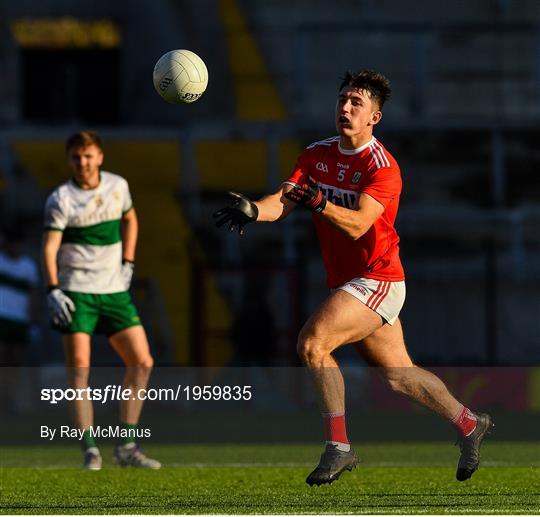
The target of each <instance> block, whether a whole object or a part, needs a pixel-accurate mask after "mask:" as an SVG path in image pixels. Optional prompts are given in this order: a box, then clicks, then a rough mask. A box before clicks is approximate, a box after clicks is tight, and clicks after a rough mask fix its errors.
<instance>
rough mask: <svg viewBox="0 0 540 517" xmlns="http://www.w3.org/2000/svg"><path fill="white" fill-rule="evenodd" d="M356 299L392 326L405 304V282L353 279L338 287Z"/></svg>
mask: <svg viewBox="0 0 540 517" xmlns="http://www.w3.org/2000/svg"><path fill="white" fill-rule="evenodd" d="M337 289H341V290H343V291H346V292H348V293H349V294H352V295H353V296H354V297H355V298H358V299H359V300H360V301H361V302H362V303H363V304H364V305H366V306H367V307H369V308H370V309H372V310H374V311H375V312H376V313H377V314H379V315H380V316H382V317H383V318H384V320H385V321H386V322H387V323H389V324H390V325H393V324H394V322H395V321H396V320H397V318H398V316H399V313H400V311H401V308H402V307H403V304H404V303H405V282H404V281H401V282H386V281H384V280H373V279H372V278H353V279H352V280H349V281H348V282H347V283H345V284H343V285H342V286H340V287H338V288H337Z"/></svg>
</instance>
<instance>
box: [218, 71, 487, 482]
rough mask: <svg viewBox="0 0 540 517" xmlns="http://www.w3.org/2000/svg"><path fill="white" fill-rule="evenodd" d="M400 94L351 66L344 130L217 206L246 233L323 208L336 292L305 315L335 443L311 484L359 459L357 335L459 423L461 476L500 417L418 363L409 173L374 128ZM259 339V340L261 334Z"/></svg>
mask: <svg viewBox="0 0 540 517" xmlns="http://www.w3.org/2000/svg"><path fill="white" fill-rule="evenodd" d="M389 95H390V85H389V82H388V80H387V79H386V78H385V77H384V76H382V75H381V74H378V73H376V72H373V71H370V70H362V71H360V72H358V73H355V74H352V73H347V74H346V75H345V77H344V78H343V80H342V82H341V85H340V87H339V91H338V96H337V102H336V110H335V124H336V129H337V132H338V135H337V136H334V137H330V138H327V139H325V140H321V141H318V142H315V143H313V144H311V145H309V146H308V147H307V148H306V149H305V150H304V152H303V153H302V154H301V155H300V156H299V158H298V160H297V163H296V166H295V168H294V170H293V172H292V174H291V176H290V177H289V179H288V180H287V181H286V182H284V183H283V185H282V186H281V188H280V189H279V190H278V191H277V192H275V193H274V194H271V195H269V196H266V197H264V198H262V199H260V200H258V201H256V202H252V201H250V200H249V199H247V198H246V197H245V196H242V195H241V194H236V193H231V194H232V196H233V197H234V200H233V202H232V204H231V205H230V206H228V207H225V208H222V209H221V210H219V211H218V212H216V213H215V214H214V216H215V217H216V219H217V221H216V222H217V225H218V226H222V225H225V224H228V225H229V230H230V231H234V230H238V231H239V232H240V233H243V228H244V226H245V225H246V224H248V223H250V222H254V221H261V222H273V221H278V220H280V219H283V218H284V217H286V216H287V215H288V214H289V213H290V212H291V211H292V210H293V209H294V208H295V207H297V206H300V207H303V208H304V209H308V210H310V211H311V212H312V214H313V223H314V224H315V229H316V231H317V237H318V239H319V243H320V248H321V254H322V258H323V262H324V266H325V269H326V275H327V285H328V287H329V289H330V290H331V291H330V294H329V295H328V297H327V299H326V300H325V301H324V302H323V303H322V305H321V306H320V307H319V308H318V309H317V310H316V311H315V313H314V314H313V315H312V316H311V317H310V318H309V320H308V321H307V322H306V324H305V325H304V327H303V329H302V330H301V332H300V335H299V337H298V353H299V355H300V357H301V359H302V361H303V362H304V363H305V365H306V366H307V367H308V368H309V370H310V373H311V374H312V378H313V381H314V384H315V388H316V391H317V396H318V398H319V403H320V406H321V409H322V416H323V421H324V424H325V434H326V448H325V451H324V453H323V455H322V456H321V461H320V463H319V465H318V466H317V467H316V468H315V470H314V471H313V472H312V473H311V474H310V475H309V476H308V478H307V479H306V482H307V483H308V484H309V485H321V484H324V483H332V482H333V481H335V480H336V479H338V477H339V476H340V475H341V473H342V472H343V471H344V470H351V469H352V468H354V467H355V466H356V464H357V462H358V458H357V457H356V453H355V452H354V450H353V449H352V448H351V446H350V444H349V439H348V437H347V430H346V422H345V385H344V381H343V376H342V374H341V372H340V369H339V365H338V363H337V361H336V359H335V358H334V356H333V355H332V354H333V352H334V351H335V350H337V349H338V348H339V347H341V346H344V345H348V344H353V345H354V346H355V347H356V348H357V350H358V351H359V352H360V354H361V355H362V356H363V357H364V359H365V360H366V361H367V362H368V363H369V364H370V365H373V366H377V367H379V369H380V371H381V373H382V374H383V375H384V377H385V378H386V380H387V381H388V383H389V384H390V386H391V387H392V388H393V389H394V390H396V391H398V392H401V393H403V394H406V395H408V396H409V397H411V398H412V399H414V400H415V401H417V402H419V403H420V404H422V405H423V406H425V407H427V408H428V409H430V410H431V411H433V412H435V413H437V414H438V415H440V416H441V417H443V418H445V419H446V420H448V421H449V422H451V423H452V424H453V425H454V426H455V428H456V429H457V431H458V433H459V440H458V441H459V444H460V448H461V456H460V459H459V462H458V468H457V471H456V478H457V479H458V480H459V481H464V480H466V479H469V478H470V477H471V476H472V474H473V473H474V472H475V471H476V469H477V468H478V465H479V457H480V456H479V450H480V444H481V443H482V440H483V438H484V436H485V434H486V433H487V432H488V430H489V429H490V428H491V427H492V422H491V418H490V417H489V416H488V415H485V414H478V415H475V414H474V413H472V412H471V411H470V410H469V409H468V408H466V407H465V406H463V404H461V403H460V402H458V401H457V400H456V399H455V398H454V397H453V396H452V394H451V393H450V392H449V391H448V390H447V388H446V386H445V385H444V384H443V382H442V381H441V380H440V379H439V378H438V377H436V376H435V375H433V374H432V373H430V372H428V371H427V370H424V369H422V368H418V367H417V366H416V365H414V364H413V362H412V360H411V358H410V357H409V354H408V352H407V349H406V347H405V342H404V339H403V333H402V330H401V323H400V321H399V317H398V316H399V313H400V311H401V308H402V306H403V303H404V301H405V274H404V272H403V267H402V265H401V261H400V258H399V245H398V243H399V237H398V234H397V232H396V229H395V228H394V222H395V219H396V215H397V211H398V205H399V198H400V195H401V173H400V169H399V166H398V164H397V162H396V160H395V159H394V157H393V156H392V155H391V154H390V153H389V152H388V150H387V149H386V148H385V147H384V146H383V145H382V143H381V142H380V141H379V140H378V139H377V138H375V136H373V128H374V127H375V125H376V124H378V123H379V121H380V120H381V118H382V112H381V109H382V106H383V104H384V102H385V100H386V99H387V98H388V97H389ZM253 346H257V343H256V340H254V342H253Z"/></svg>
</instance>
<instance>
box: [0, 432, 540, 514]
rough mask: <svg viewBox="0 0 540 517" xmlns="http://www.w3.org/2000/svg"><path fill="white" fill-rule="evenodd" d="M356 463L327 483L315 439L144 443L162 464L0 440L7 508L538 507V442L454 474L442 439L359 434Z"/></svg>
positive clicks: (493, 448) (502, 450)
mask: <svg viewBox="0 0 540 517" xmlns="http://www.w3.org/2000/svg"><path fill="white" fill-rule="evenodd" d="M356 449H357V452H358V453H359V456H360V458H361V463H360V466H359V467H358V468H357V469H356V470H354V471H353V472H351V473H348V472H346V473H344V474H343V475H342V477H341V479H340V480H339V481H337V482H335V483H334V484H332V485H331V486H328V485H327V486H322V487H312V488H310V487H309V486H308V485H306V484H305V481H304V480H305V477H306V476H307V474H308V473H309V472H310V470H311V468H313V467H314V466H315V464H316V462H317V460H318V457H319V454H320V452H321V447H320V446H317V445H295V444H283V445H279V444H273V445H237V444H231V445H226V444H223V445H148V446H147V453H148V454H149V455H151V456H153V457H155V458H157V459H159V460H161V461H162V462H163V464H164V467H163V468H162V469H161V470H159V471H147V470H137V469H121V468H118V467H115V466H114V465H113V462H112V459H111V457H112V446H110V445H107V446H104V447H102V449H101V451H102V454H103V456H104V468H103V470H101V471H99V472H87V471H82V470H81V469H80V468H79V467H78V465H79V463H80V461H81V457H80V453H79V451H78V450H77V448H76V446H71V447H66V446H50V447H48V448H47V447H18V446H17V447H4V448H2V449H0V455H1V478H0V480H1V494H0V502H1V512H2V513H4V514H5V513H9V514H17V513H20V514H50V513H53V514H85V513H90V514H119V513H124V514H126V513H128V514H136V513H144V514H153V513H161V514H172V513H180V514H213V513H220V514H251V513H258V514H261V513H269V514H270V513H274V514H279V513H285V514H301V513H311V514H325V513H326V514H341V513H343V514H362V513H368V514H377V513H382V514H394V513H395V514H407V513H414V514H420V513H425V514H447V513H448V514H452V513H454V514H482V513H486V514H505V513H506V514H520V513H523V514H537V513H539V512H540V469H539V467H540V442H521V443H520V442H515V443H509V442H495V441H494V442H491V443H490V442H489V441H488V442H487V443H485V444H484V447H483V449H482V461H483V463H482V465H481V468H480V470H479V471H478V472H477V473H476V474H475V475H474V476H473V478H472V479H471V480H469V481H467V482H464V483H459V482H457V481H455V479H454V473H455V464H456V460H457V455H458V451H457V447H452V446H451V444H449V443H441V442H434V443H402V444H399V443H387V444H382V443H364V444H362V443H358V444H356Z"/></svg>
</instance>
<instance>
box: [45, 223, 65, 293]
mask: <svg viewBox="0 0 540 517" xmlns="http://www.w3.org/2000/svg"><path fill="white" fill-rule="evenodd" d="M61 244H62V232H57V231H49V232H45V233H44V234H43V242H42V248H41V261H42V268H43V279H44V281H45V285H47V286H51V285H58V266H57V263H56V258H57V256H58V250H59V249H60V245H61Z"/></svg>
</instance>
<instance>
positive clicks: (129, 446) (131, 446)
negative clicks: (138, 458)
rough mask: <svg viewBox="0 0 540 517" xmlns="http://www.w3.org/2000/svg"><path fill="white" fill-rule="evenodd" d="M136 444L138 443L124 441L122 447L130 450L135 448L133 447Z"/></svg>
mask: <svg viewBox="0 0 540 517" xmlns="http://www.w3.org/2000/svg"><path fill="white" fill-rule="evenodd" d="M135 445H137V444H136V443H135V442H129V443H124V444H123V445H121V446H120V447H122V449H126V450H129V449H133V447H135Z"/></svg>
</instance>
